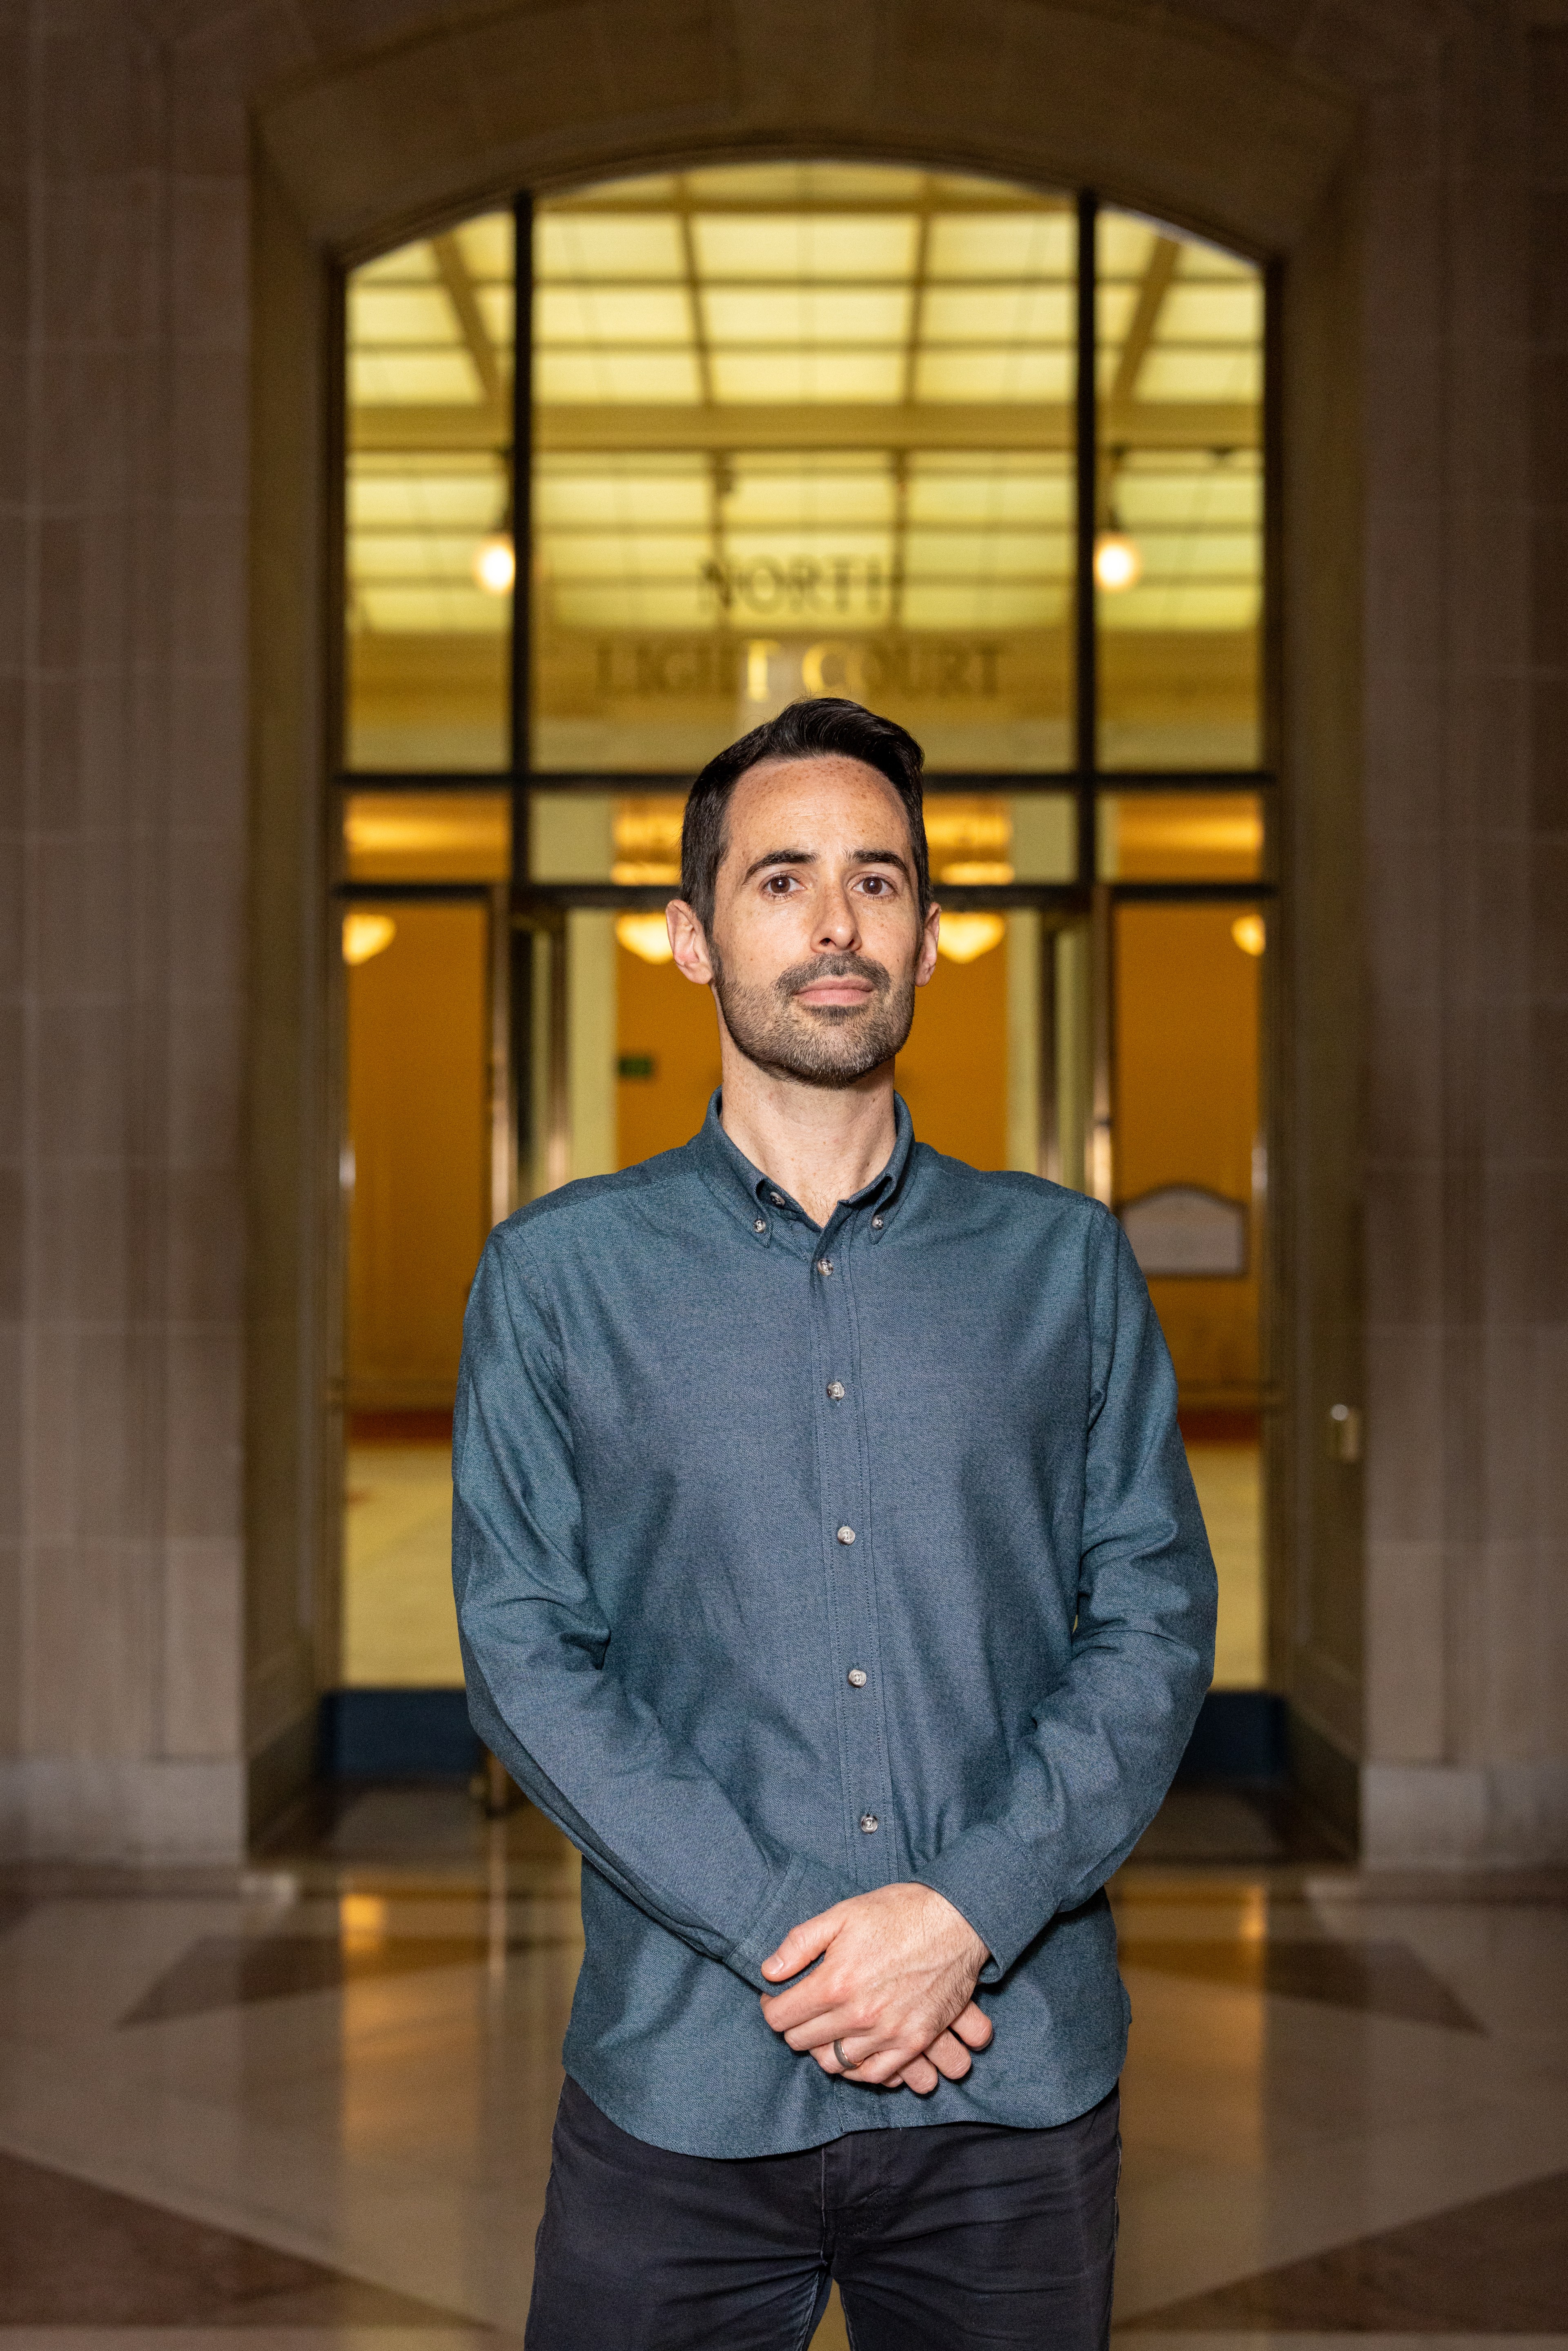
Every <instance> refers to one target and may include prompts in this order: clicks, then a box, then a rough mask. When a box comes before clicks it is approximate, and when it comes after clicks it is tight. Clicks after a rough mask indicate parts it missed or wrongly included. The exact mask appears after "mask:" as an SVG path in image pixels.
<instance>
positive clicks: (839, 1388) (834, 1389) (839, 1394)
mask: <svg viewBox="0 0 1568 2351" xmlns="http://www.w3.org/2000/svg"><path fill="white" fill-rule="evenodd" d="M827 1394H828V1399H829V1401H830V1402H831V1403H833V1404H842V1403H843V1402H844V1382H843V1381H842V1380H829V1381H828V1383H827Z"/></svg>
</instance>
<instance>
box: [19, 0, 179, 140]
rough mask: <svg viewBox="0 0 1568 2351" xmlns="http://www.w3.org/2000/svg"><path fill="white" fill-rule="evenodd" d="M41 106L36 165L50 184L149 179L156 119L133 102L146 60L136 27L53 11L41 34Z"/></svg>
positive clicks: (101, 14) (126, 20) (112, 18)
mask: <svg viewBox="0 0 1568 2351" xmlns="http://www.w3.org/2000/svg"><path fill="white" fill-rule="evenodd" d="M40 36H41V49H42V56H41V67H42V75H43V83H44V103H43V106H42V108H41V110H40V120H39V121H38V124H37V131H38V133H39V139H40V145H39V151H38V162H39V164H40V166H41V168H42V170H43V172H45V173H46V174H47V176H48V177H49V178H51V179H58V178H68V177H70V176H72V175H74V174H78V173H81V174H96V175H104V176H107V175H108V174H109V173H128V174H129V173H131V172H150V171H151V170H153V169H155V168H156V167H157V164H158V162H159V161H160V157H159V150H158V126H157V120H156V117H155V116H154V115H153V114H152V112H151V109H150V108H149V107H147V106H146V105H145V103H143V104H141V105H138V103H137V100H138V99H143V100H145V99H146V98H148V97H149V96H151V92H150V91H149V90H147V89H146V88H145V87H144V85H143V83H142V72H143V71H144V70H145V68H144V63H143V61H144V59H145V57H146V55H147V51H146V47H145V45H144V38H143V37H142V35H141V33H140V27H139V26H137V24H136V22H135V20H134V19H133V18H130V17H127V16H121V15H120V14H119V12H118V11H117V10H115V9H112V8H107V9H106V8H101V7H99V8H94V9H92V10H91V12H90V14H89V13H88V12H87V11H81V12H79V13H78V11H77V10H75V9H73V8H70V7H68V6H67V7H64V8H61V7H58V6H57V7H53V8H51V9H50V11H49V14H48V16H47V18H46V19H45V20H44V23H43V25H42V26H41V27H40Z"/></svg>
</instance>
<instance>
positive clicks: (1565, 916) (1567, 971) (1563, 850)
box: [1530, 838, 1568, 998]
mask: <svg viewBox="0 0 1568 2351" xmlns="http://www.w3.org/2000/svg"><path fill="white" fill-rule="evenodd" d="M1530 879H1531V891H1530V913H1531V933H1532V938H1533V940H1534V946H1535V952H1534V957H1533V966H1534V977H1535V987H1536V989H1537V991H1538V992H1539V993H1540V994H1541V995H1542V996H1552V997H1556V998H1563V997H1564V996H1568V838H1561V839H1552V838H1547V839H1544V840H1541V841H1537V843H1536V849H1535V855H1534V858H1533V860H1532V868H1531V877H1530Z"/></svg>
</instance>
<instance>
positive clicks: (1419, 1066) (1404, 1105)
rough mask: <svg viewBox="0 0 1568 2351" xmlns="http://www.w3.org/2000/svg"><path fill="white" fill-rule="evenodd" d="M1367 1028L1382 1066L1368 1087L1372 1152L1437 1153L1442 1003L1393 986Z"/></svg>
mask: <svg viewBox="0 0 1568 2351" xmlns="http://www.w3.org/2000/svg"><path fill="white" fill-rule="evenodd" d="M1373 919H1374V921H1376V915H1374V917H1373ZM1366 1029H1367V1045H1368V1051H1369V1055H1370V1059H1371V1063H1372V1066H1373V1068H1374V1069H1375V1070H1376V1072H1377V1082H1376V1085H1373V1086H1371V1087H1369V1088H1368V1090H1367V1100H1366V1150H1367V1154H1368V1156H1369V1157H1370V1158H1371V1159H1372V1160H1373V1161H1375V1162H1379V1163H1382V1162H1392V1161H1394V1160H1397V1159H1401V1158H1405V1157H1411V1158H1416V1159H1422V1160H1427V1159H1436V1158H1437V1157H1438V1154H1439V1153H1440V1152H1441V1149H1442V1132H1443V1103H1444V1051H1443V1042H1444V1040H1443V1030H1442V1025H1441V1021H1440V1019H1439V1018H1438V1008H1437V1006H1436V1005H1435V1004H1434V1003H1433V1001H1432V999H1431V998H1429V997H1426V996H1418V995H1410V994H1406V993H1396V992H1395V991H1394V989H1393V988H1389V989H1388V990H1387V991H1386V992H1380V993H1378V994H1375V995H1374V996H1373V998H1372V1000H1371V1002H1370V1003H1369V1005H1368V1006H1367V1011H1366Z"/></svg>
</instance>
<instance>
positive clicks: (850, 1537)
mask: <svg viewBox="0 0 1568 2351" xmlns="http://www.w3.org/2000/svg"><path fill="white" fill-rule="evenodd" d="M838 1540H839V1541H840V1542H841V1543H852V1542H853V1541H855V1530H854V1528H853V1527H840V1528H839V1530H838Z"/></svg>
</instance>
